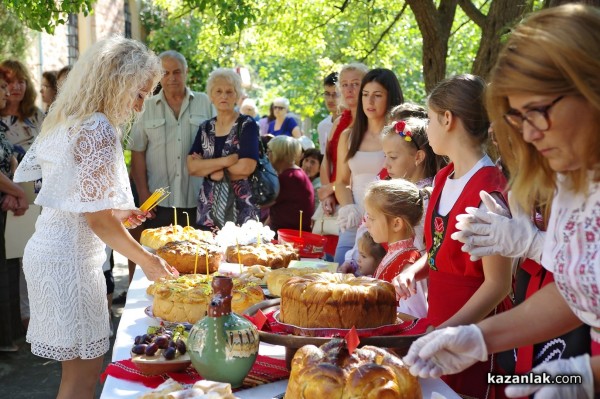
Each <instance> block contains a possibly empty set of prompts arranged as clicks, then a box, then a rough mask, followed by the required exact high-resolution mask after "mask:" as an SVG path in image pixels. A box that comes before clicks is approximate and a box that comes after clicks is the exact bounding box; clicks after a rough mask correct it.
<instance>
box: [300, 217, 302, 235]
mask: <svg viewBox="0 0 600 399" xmlns="http://www.w3.org/2000/svg"><path fill="white" fill-rule="evenodd" d="M300 237H302V211H300Z"/></svg>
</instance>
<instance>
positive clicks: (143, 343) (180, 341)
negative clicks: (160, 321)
mask: <svg viewBox="0 0 600 399" xmlns="http://www.w3.org/2000/svg"><path fill="white" fill-rule="evenodd" d="M187 335H188V332H187V331H185V327H184V326H183V325H182V324H179V325H177V326H176V327H175V328H173V329H171V330H169V329H167V328H165V327H163V326H160V327H148V331H147V333H146V334H144V335H138V336H137V337H135V340H134V345H133V347H132V348H131V352H132V353H135V354H136V355H146V356H154V355H156V353H157V352H158V350H159V349H162V355H163V357H164V358H165V359H167V360H172V359H175V355H176V354H177V352H179V353H180V354H182V355H183V354H185V352H186V351H187V347H186V344H185V342H186V340H187Z"/></svg>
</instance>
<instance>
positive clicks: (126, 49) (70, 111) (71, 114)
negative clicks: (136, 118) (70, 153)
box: [40, 36, 162, 136]
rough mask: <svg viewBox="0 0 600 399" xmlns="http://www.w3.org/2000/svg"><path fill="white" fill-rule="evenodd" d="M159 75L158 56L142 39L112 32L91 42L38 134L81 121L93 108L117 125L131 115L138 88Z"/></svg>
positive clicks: (65, 83) (160, 66) (92, 112)
mask: <svg viewBox="0 0 600 399" xmlns="http://www.w3.org/2000/svg"><path fill="white" fill-rule="evenodd" d="M161 76H162V64H161V62H160V59H159V58H158V57H157V56H156V55H155V54H154V53H153V52H152V51H151V50H149V49H148V48H147V47H146V46H145V45H143V44H142V43H140V42H138V41H136V40H131V39H126V38H124V37H121V36H114V37H111V38H108V39H105V40H102V41H99V42H97V43H95V44H94V45H93V46H92V47H91V48H90V49H89V50H88V51H86V52H85V53H84V54H83V56H82V57H81V58H80V59H79V60H78V61H77V63H75V65H74V66H73V69H72V70H71V72H70V73H69V75H68V76H67V78H66V80H65V82H64V83H63V85H62V87H61V88H60V91H59V93H58V96H57V98H56V101H55V102H54V103H53V104H52V106H51V107H50V110H49V112H48V115H47V116H46V118H45V120H44V123H43V125H42V131H41V133H40V136H45V135H46V134H48V133H49V132H51V131H53V130H54V129H55V128H56V127H57V126H59V125H62V124H68V125H69V126H75V125H77V124H79V123H82V122H83V121H85V120H86V119H87V118H89V117H90V116H91V115H92V114H94V113H95V112H101V113H103V114H104V115H106V117H107V119H108V120H109V122H110V123H111V124H112V125H113V126H114V127H115V128H116V129H119V128H120V126H121V125H123V124H125V123H127V122H131V121H132V119H133V115H134V111H133V106H134V101H135V99H136V97H137V96H138V94H139V91H140V90H141V89H142V88H144V87H146V86H147V85H148V84H149V83H152V88H154V87H155V86H156V84H157V83H158V81H159V80H160V78H161Z"/></svg>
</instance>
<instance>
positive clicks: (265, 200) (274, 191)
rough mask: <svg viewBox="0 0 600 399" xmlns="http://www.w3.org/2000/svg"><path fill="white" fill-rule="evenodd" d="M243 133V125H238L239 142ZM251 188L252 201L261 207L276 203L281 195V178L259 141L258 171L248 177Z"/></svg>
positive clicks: (255, 170)
mask: <svg viewBox="0 0 600 399" xmlns="http://www.w3.org/2000/svg"><path fill="white" fill-rule="evenodd" d="M241 133H242V123H241V121H240V122H239V123H238V127H237V136H238V140H239V138H240V135H241ZM248 181H249V182H250V187H251V190H252V200H253V201H254V203H255V204H256V205H258V206H259V207H262V206H265V205H269V204H271V203H273V202H275V199H276V198H277V196H278V195H279V176H278V175H277V172H276V171H275V168H273V165H271V161H269V157H268V156H267V151H266V150H265V148H264V146H263V143H262V141H261V140H260V139H259V140H258V161H257V162H256V169H254V172H252V174H251V175H250V176H248Z"/></svg>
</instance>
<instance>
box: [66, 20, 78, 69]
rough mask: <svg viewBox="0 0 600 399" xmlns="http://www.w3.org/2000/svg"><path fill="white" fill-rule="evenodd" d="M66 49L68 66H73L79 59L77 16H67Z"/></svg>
mask: <svg viewBox="0 0 600 399" xmlns="http://www.w3.org/2000/svg"><path fill="white" fill-rule="evenodd" d="M67 49H68V55H67V60H68V62H69V65H73V64H75V61H77V58H79V20H78V17H77V14H69V18H68V20H67Z"/></svg>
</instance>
